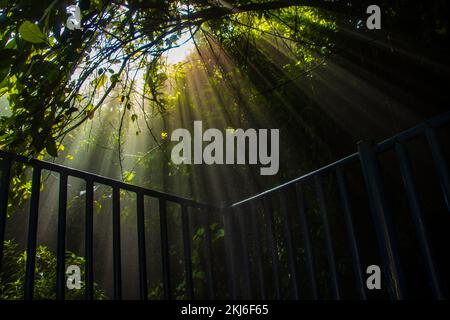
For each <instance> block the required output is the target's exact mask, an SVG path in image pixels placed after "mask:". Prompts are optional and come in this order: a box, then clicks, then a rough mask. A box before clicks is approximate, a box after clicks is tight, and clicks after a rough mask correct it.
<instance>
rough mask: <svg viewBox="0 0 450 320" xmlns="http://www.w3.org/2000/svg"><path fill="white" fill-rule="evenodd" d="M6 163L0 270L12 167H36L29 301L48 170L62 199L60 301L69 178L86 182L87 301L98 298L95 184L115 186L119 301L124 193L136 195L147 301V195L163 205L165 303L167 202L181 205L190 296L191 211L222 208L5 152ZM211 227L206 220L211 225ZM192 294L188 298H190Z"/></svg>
mask: <svg viewBox="0 0 450 320" xmlns="http://www.w3.org/2000/svg"><path fill="white" fill-rule="evenodd" d="M0 158H1V159H2V160H1V172H2V177H1V186H0V270H1V260H2V257H3V245H4V240H5V224H6V217H7V209H8V194H9V187H10V176H11V166H12V164H13V162H18V163H22V164H26V165H29V166H31V167H32V168H33V174H32V185H31V200H30V213H29V223H28V238H27V246H26V253H27V259H26V271H25V286H24V299H26V300H30V299H32V298H33V289H34V276H35V261H36V237H37V227H38V213H39V195H40V185H41V172H42V170H48V171H51V172H56V173H59V175H60V179H59V197H58V231H57V271H56V272H57V276H56V278H57V283H56V296H57V298H58V299H64V293H65V285H66V283H65V276H66V275H65V250H66V245H65V241H66V214H67V181H68V177H75V178H80V179H83V180H85V182H86V209H85V214H86V217H85V257H84V258H85V284H86V288H85V298H86V299H87V300H92V299H93V298H94V254H93V235H94V229H93V213H94V183H99V184H102V185H105V186H110V187H112V190H113V192H112V203H113V206H112V227H113V288H114V295H113V297H114V299H118V300H119V299H122V272H121V263H122V259H121V247H120V240H121V237H120V190H126V191H129V192H133V193H135V194H136V195H137V201H136V208H137V233H138V248H137V249H138V256H139V260H138V261H139V285H140V298H141V299H142V300H146V299H147V297H148V288H147V267H146V249H145V229H144V211H145V210H144V209H145V208H144V196H149V197H152V198H156V199H158V201H159V219H160V234H161V252H162V257H161V261H162V270H163V279H162V280H163V287H164V298H165V299H170V298H171V297H172V293H171V275H170V271H169V270H170V259H169V242H168V241H169V240H168V231H167V229H168V228H167V202H173V203H176V204H178V205H180V206H181V210H182V217H183V232H184V239H185V241H184V245H185V246H184V250H185V257H186V274H187V287H188V291H189V292H190V293H191V294H192V292H193V284H192V271H191V270H190V265H191V258H190V247H189V241H188V239H189V237H190V236H189V229H188V225H189V220H188V215H187V209H188V208H190V207H191V208H197V209H203V210H216V211H217V210H218V208H216V207H214V206H212V205H208V204H204V203H200V202H196V201H193V200H190V199H186V198H182V197H178V196H174V195H170V194H167V193H163V192H158V191H154V190H149V189H145V188H142V187H138V186H135V185H131V184H127V183H124V182H122V181H118V180H114V179H110V178H106V177H103V176H99V175H95V174H91V173H87V172H84V171H81V170H76V169H72V168H68V167H65V166H62V165H57V164H54V163H50V162H46V161H39V160H36V159H28V158H26V157H23V156H18V155H15V154H11V153H8V152H4V151H1V150H0ZM206 222H207V221H206ZM191 294H189V295H188V296H189V297H190V296H191Z"/></svg>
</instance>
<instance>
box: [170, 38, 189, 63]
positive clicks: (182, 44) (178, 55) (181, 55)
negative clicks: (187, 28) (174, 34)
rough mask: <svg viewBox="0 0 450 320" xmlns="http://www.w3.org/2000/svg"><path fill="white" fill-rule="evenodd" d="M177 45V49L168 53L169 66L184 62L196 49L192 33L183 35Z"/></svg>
mask: <svg viewBox="0 0 450 320" xmlns="http://www.w3.org/2000/svg"><path fill="white" fill-rule="evenodd" d="M176 44H177V45H178V46H177V47H175V48H172V49H170V50H168V51H167V63H169V64H177V63H179V62H182V61H183V60H185V59H186V57H187V56H188V55H189V53H191V52H192V50H193V49H194V48H195V44H194V41H193V40H192V37H191V34H190V32H185V33H183V34H182V35H181V37H180V39H179V40H178V41H177V43H176Z"/></svg>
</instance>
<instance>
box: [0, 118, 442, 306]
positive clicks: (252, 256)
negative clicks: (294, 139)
mask: <svg viewBox="0 0 450 320" xmlns="http://www.w3.org/2000/svg"><path fill="white" fill-rule="evenodd" d="M449 122H450V113H446V114H443V115H441V116H439V117H437V118H434V119H431V120H429V121H427V122H425V123H423V124H421V125H419V126H417V127H415V128H412V129H410V130H408V131H405V132H403V133H401V134H399V135H396V136H394V137H392V138H390V139H388V140H386V141H384V142H381V143H379V144H374V143H372V142H361V143H359V144H358V152H356V153H354V154H352V155H350V156H348V157H346V158H343V159H341V160H339V161H336V162H334V163H332V164H329V165H327V166H325V167H323V168H321V169H318V170H316V171H314V172H311V173H309V174H306V175H304V176H302V177H299V178H297V179H294V180H292V181H289V182H287V183H284V184H282V185H280V186H278V187H276V188H273V189H270V190H268V191H265V192H263V193H260V194H258V195H255V196H253V197H251V198H248V199H245V200H243V201H240V202H237V203H235V204H233V205H231V206H229V207H225V208H219V207H216V206H212V205H208V204H204V203H199V202H195V201H192V200H189V199H185V198H182V197H177V196H173V195H169V194H166V193H162V192H157V191H153V190H149V189H145V188H141V187H138V186H134V185H131V184H127V183H124V182H121V181H117V180H113V179H109V178H106V177H102V176H99V175H94V174H90V173H86V172H83V171H80V170H75V169H72V168H68V167H64V166H61V165H56V164H53V163H49V162H45V161H38V160H35V159H27V158H25V157H22V156H18V155H14V154H10V153H7V152H4V151H0V158H1V160H0V165H1V172H2V175H1V185H0V270H1V261H2V256H3V243H4V240H5V224H6V216H7V209H8V194H9V187H10V178H11V166H12V164H13V163H14V162H18V163H22V164H26V165H29V166H31V167H32V168H33V175H32V188H31V200H30V212H29V223H28V234H27V237H28V238H27V246H26V252H27V260H26V271H25V284H24V299H32V298H33V289H34V282H35V279H34V277H35V263H36V242H37V241H36V238H37V226H38V218H39V217H38V215H39V214H38V213H39V194H40V185H41V172H42V170H49V171H52V172H56V173H58V174H59V175H60V179H59V198H58V199H59V200H58V201H59V205H58V230H57V250H56V251H57V281H56V284H55V288H56V289H55V290H56V293H57V298H58V299H64V292H65V250H66V243H65V239H66V214H67V212H66V211H67V181H68V177H76V178H80V179H83V180H85V181H86V210H85V214H86V217H85V284H86V288H85V297H86V299H88V300H91V299H93V298H94V271H93V269H94V254H93V241H94V238H93V234H94V230H93V212H94V183H99V184H102V185H106V186H110V187H111V188H112V190H113V193H112V203H113V206H112V215H111V219H112V226H113V288H114V294H113V298H114V299H122V272H121V263H122V259H121V246H120V242H121V234H120V190H126V191H129V192H132V193H135V194H136V195H137V198H136V199H137V200H136V208H137V232H138V244H137V245H138V246H137V250H138V261H139V284H140V298H141V299H143V300H146V299H147V298H148V288H147V285H148V284H147V266H146V248H145V228H144V213H145V211H146V210H145V208H144V196H148V197H152V198H156V199H158V201H159V216H160V234H161V255H162V257H161V262H162V271H163V272H162V282H163V287H164V296H163V297H164V298H165V299H172V298H173V293H172V292H171V281H172V279H171V272H170V254H169V239H168V226H167V224H168V223H167V203H168V202H173V203H176V204H178V205H180V206H181V217H182V234H183V236H182V237H183V252H184V262H185V280H186V296H187V297H188V298H189V299H192V298H195V296H194V282H193V270H192V257H191V254H192V252H191V250H192V248H191V239H192V235H191V234H190V229H189V215H188V209H189V208H197V209H201V210H202V212H204V213H205V214H204V215H203V223H204V225H205V226H206V227H205V256H206V269H207V272H206V274H207V275H206V282H207V291H208V297H209V298H215V297H216V292H215V291H216V281H215V279H218V278H219V277H221V278H225V277H226V278H227V279H228V280H227V284H228V294H227V297H228V298H232V299H236V298H261V299H266V298H278V299H279V298H283V297H284V296H285V295H284V294H283V293H282V291H283V290H284V289H283V288H284V287H285V286H286V285H285V283H286V281H287V282H289V286H288V287H289V288H290V290H291V292H290V294H289V298H293V299H298V298H301V296H302V295H301V292H300V289H299V282H300V281H299V278H307V279H308V284H309V289H310V297H311V298H314V299H317V298H321V297H320V294H319V291H320V290H319V284H318V282H317V277H318V275H317V268H316V265H315V263H314V259H315V258H314V255H315V254H316V252H315V251H314V250H313V248H312V247H313V241H314V239H312V238H311V236H310V221H309V218H310V216H308V215H307V212H306V211H307V210H306V205H307V204H306V201H305V198H306V197H305V188H306V187H307V186H309V187H311V188H312V190H313V191H314V193H315V198H316V202H317V211H318V212H319V217H320V223H321V227H322V229H321V230H322V234H323V237H324V240H325V242H324V243H325V244H324V252H325V257H326V261H327V265H328V270H327V274H328V275H329V278H330V292H331V295H332V297H333V298H334V299H340V298H341V297H342V288H341V283H340V279H339V270H338V265H337V261H336V256H335V251H334V249H335V248H334V239H333V236H332V230H331V229H332V225H331V224H330V216H329V209H330V207H329V204H328V203H327V200H326V192H327V189H325V188H324V179H326V178H327V176H333V177H334V178H335V180H336V182H337V183H336V187H337V190H338V195H339V200H340V201H339V202H340V206H341V207H342V212H343V221H344V224H345V227H346V229H345V230H346V235H347V239H348V244H349V246H348V250H349V251H350V253H351V254H350V256H351V262H352V265H353V273H354V283H355V284H356V289H357V292H358V294H359V297H360V298H361V299H366V298H367V288H366V284H365V279H364V268H363V266H362V263H361V250H360V243H359V241H358V240H357V237H356V235H355V230H357V226H355V223H354V212H352V203H351V201H350V197H349V191H348V186H347V181H346V168H347V167H348V166H350V165H355V164H356V165H358V166H359V168H360V169H361V171H362V175H363V177H364V181H365V188H366V190H365V192H366V193H367V196H368V201H369V207H370V209H371V215H372V221H373V227H374V229H375V231H376V237H377V240H378V250H379V253H380V256H381V258H382V262H383V265H382V270H383V272H384V279H385V280H386V282H387V289H388V293H389V295H390V297H391V298H393V299H403V298H405V297H406V291H405V284H404V281H403V277H402V272H403V271H402V269H401V265H400V259H399V253H398V247H397V240H396V234H395V230H394V228H393V224H392V221H391V220H392V214H393V213H392V212H391V206H390V203H389V201H388V199H387V197H386V190H385V187H384V186H383V176H382V173H381V170H380V166H379V162H378V157H379V155H381V154H383V153H384V152H387V151H389V150H394V151H395V154H396V157H397V163H398V165H399V169H400V174H401V177H402V180H403V184H404V192H405V193H406V197H407V199H408V203H409V208H410V214H411V216H412V220H413V223H414V226H415V231H416V236H417V238H418V243H419V246H420V248H419V250H420V252H421V255H422V258H423V261H424V263H425V266H426V271H427V277H428V282H429V285H430V287H431V289H432V293H433V297H434V298H436V299H442V298H443V297H444V295H445V294H444V291H443V290H444V289H443V288H442V281H440V279H439V276H438V271H437V268H436V262H435V260H434V258H433V255H432V248H431V245H430V240H429V236H428V234H427V227H426V225H425V224H424V222H423V210H422V208H421V204H420V203H419V201H418V199H419V195H418V191H417V186H416V183H415V179H414V177H413V173H412V169H411V161H410V157H409V155H408V154H407V151H406V148H405V147H404V144H405V143H406V142H407V141H409V140H411V139H415V138H417V137H419V136H424V137H425V138H426V140H427V142H428V146H429V150H430V154H431V157H432V160H433V162H434V165H435V169H436V172H437V176H438V178H439V182H440V188H441V190H442V195H443V197H444V199H445V203H446V206H447V210H448V211H450V181H449V171H448V170H449V169H448V160H446V159H445V157H444V154H443V151H442V149H441V145H440V141H438V138H437V136H436V132H435V130H436V129H437V128H438V127H441V126H443V125H445V124H447V123H449ZM287 190H290V193H289V192H287ZM292 191H294V192H292ZM292 195H294V196H295V199H294V198H293V196H292ZM275 202H276V203H278V204H279V205H278V206H277V208H275ZM293 203H294V207H295V211H296V212H295V214H296V215H297V217H298V220H299V224H298V226H299V230H300V233H301V235H302V238H301V240H302V250H303V255H304V263H305V265H304V266H305V270H306V273H305V274H303V273H302V274H301V273H300V271H299V268H298V248H297V246H296V244H295V243H296V242H297V241H295V239H294V238H295V236H294V231H296V230H293V224H291V223H290V219H291V218H290V216H291V215H292V208H293ZM310 207H311V205H310ZM211 212H216V213H217V212H220V214H221V215H222V217H223V226H224V229H225V238H224V239H225V257H226V259H225V261H226V267H227V273H228V274H227V275H217V274H214V272H213V259H212V255H213V252H212V246H211V241H212V240H211V230H210V228H209V225H210V221H209V218H210V213H211ZM277 217H278V218H277ZM275 220H276V221H275ZM261 226H264V228H261ZM276 229H280V230H278V231H277V230H276ZM280 237H281V238H282V241H283V243H284V246H283V248H284V249H283V250H284V253H283V254H284V256H285V260H286V268H287V273H286V272H282V271H281V270H280V261H279V259H280V247H279V245H278V242H279V238H280ZM262 238H264V239H265V240H266V241H265V242H263V241H260V239H262ZM267 268H269V269H270V272H269V274H268V273H267V272H266V270H267ZM252 279H253V280H252ZM269 288H270V289H269ZM269 290H270V292H269Z"/></svg>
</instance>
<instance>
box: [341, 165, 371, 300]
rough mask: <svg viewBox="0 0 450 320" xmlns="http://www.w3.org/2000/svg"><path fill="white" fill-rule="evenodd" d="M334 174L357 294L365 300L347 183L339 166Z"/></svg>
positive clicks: (365, 295) (364, 288)
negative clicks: (350, 253) (348, 242)
mask: <svg viewBox="0 0 450 320" xmlns="http://www.w3.org/2000/svg"><path fill="white" fill-rule="evenodd" d="M336 176H337V182H338V188H339V195H340V197H341V203H342V208H343V211H344V217H345V226H346V229H347V236H348V240H349V241H350V248H351V252H352V262H353V269H354V271H355V277H356V284H357V286H358V291H359V296H360V297H361V299H363V300H366V299H367V294H366V287H365V283H364V280H363V275H362V269H361V267H362V266H361V259H360V257H359V248H358V243H357V241H356V236H355V228H354V227H353V221H352V210H351V207H350V200H349V198H348V191H347V185H346V181H345V176H344V173H343V171H342V168H341V167H336Z"/></svg>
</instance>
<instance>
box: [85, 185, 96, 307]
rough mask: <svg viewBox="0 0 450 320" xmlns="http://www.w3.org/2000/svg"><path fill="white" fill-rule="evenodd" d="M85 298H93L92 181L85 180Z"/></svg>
mask: <svg viewBox="0 0 450 320" xmlns="http://www.w3.org/2000/svg"><path fill="white" fill-rule="evenodd" d="M85 224H86V226H85V231H84V232H85V240H84V241H85V244H84V245H85V249H84V251H85V253H84V254H85V256H86V260H85V278H86V279H85V283H86V288H85V299H86V300H93V299H94V182H93V181H92V180H91V179H87V180H86V221H85Z"/></svg>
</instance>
